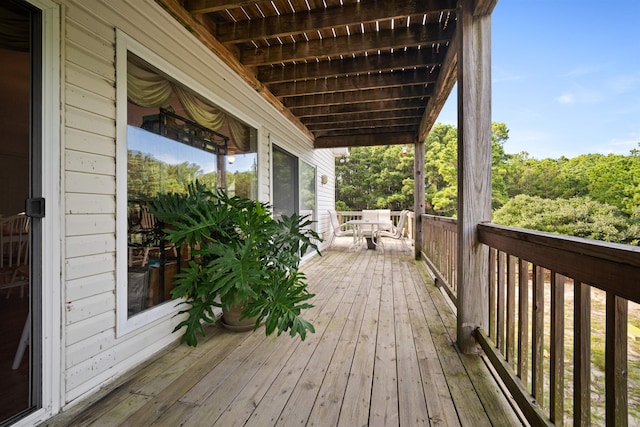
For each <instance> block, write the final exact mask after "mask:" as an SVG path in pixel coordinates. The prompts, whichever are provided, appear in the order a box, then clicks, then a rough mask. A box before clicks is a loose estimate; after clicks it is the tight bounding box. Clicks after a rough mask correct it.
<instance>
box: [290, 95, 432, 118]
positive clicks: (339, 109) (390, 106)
mask: <svg viewBox="0 0 640 427" xmlns="http://www.w3.org/2000/svg"><path fill="white" fill-rule="evenodd" d="M424 105H426V102H425V101H423V100H421V99H411V100H408V101H388V102H363V103H360V104H347V105H330V106H326V107H304V108H298V109H296V110H295V113H294V114H295V115H296V116H297V117H298V118H300V119H302V118H304V117H313V116H323V115H325V114H348V113H357V112H360V113H363V112H375V111H394V110H411V109H414V108H420V107H423V106H424Z"/></svg>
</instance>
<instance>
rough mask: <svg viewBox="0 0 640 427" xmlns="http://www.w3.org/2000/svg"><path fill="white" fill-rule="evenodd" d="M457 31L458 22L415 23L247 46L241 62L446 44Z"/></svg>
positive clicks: (250, 63) (261, 62)
mask: <svg viewBox="0 0 640 427" xmlns="http://www.w3.org/2000/svg"><path fill="white" fill-rule="evenodd" d="M453 32H455V25H449V26H448V27H447V28H446V29H445V30H443V29H442V26H441V25H440V24H437V23H432V24H428V25H413V26H410V27H408V28H407V27H404V28H396V29H394V30H386V31H379V32H374V33H364V34H363V33H359V34H353V35H350V36H343V37H331V38H325V39H316V40H310V41H308V42H304V41H302V42H296V43H287V44H282V45H281V44H279V45H273V46H265V47H259V48H257V49H243V50H242V51H241V52H240V62H242V63H243V64H244V65H247V66H258V65H271V64H281V63H286V62H294V61H295V62H302V61H304V60H315V58H328V57H333V58H335V57H338V56H340V55H345V56H351V55H352V54H353V53H356V54H358V53H364V52H369V53H372V52H376V51H378V50H388V49H400V48H404V47H417V46H422V47H427V46H429V47H431V45H432V44H433V43H443V44H444V43H446V41H447V40H449V39H450V38H451V37H452V34H453Z"/></svg>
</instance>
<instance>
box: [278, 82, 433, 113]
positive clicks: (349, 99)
mask: <svg viewBox="0 0 640 427" xmlns="http://www.w3.org/2000/svg"><path fill="white" fill-rule="evenodd" d="M432 92H433V90H432V89H431V88H429V87H426V88H425V87H424V85H416V86H399V87H390V88H383V89H367V90H360V91H352V92H337V93H326V94H318V95H308V96H299V97H295V98H287V99H285V100H284V104H285V105H286V106H287V107H289V108H298V107H313V106H318V105H339V104H356V103H360V102H370V101H392V100H398V99H412V98H425V97H428V96H430V95H431V93H432Z"/></svg>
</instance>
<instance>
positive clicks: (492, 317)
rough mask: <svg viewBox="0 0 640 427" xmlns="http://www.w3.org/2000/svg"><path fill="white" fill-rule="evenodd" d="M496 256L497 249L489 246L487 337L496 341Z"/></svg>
mask: <svg viewBox="0 0 640 427" xmlns="http://www.w3.org/2000/svg"><path fill="white" fill-rule="evenodd" d="M496 256H497V251H496V250H495V249H493V248H489V337H490V338H491V339H492V340H493V342H494V343H496V345H497V342H498V340H497V339H496V334H497V332H496V331H497V330H498V329H497V325H496V295H497V292H496V285H497V280H496Z"/></svg>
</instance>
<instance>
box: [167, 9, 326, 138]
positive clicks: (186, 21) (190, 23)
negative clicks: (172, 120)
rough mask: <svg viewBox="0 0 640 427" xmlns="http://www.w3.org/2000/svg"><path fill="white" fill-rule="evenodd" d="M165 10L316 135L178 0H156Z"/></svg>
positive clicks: (306, 131) (297, 123)
mask: <svg viewBox="0 0 640 427" xmlns="http://www.w3.org/2000/svg"><path fill="white" fill-rule="evenodd" d="M156 3H158V4H159V5H160V6H161V7H162V8H163V9H164V10H166V11H167V12H168V13H169V14H170V15H171V16H173V17H174V18H175V19H176V20H177V21H178V22H180V23H181V24H182V25H183V26H184V27H185V28H187V29H188V30H189V31H190V32H191V33H192V34H193V35H194V36H195V37H196V38H197V39H198V40H200V42H201V43H202V44H203V45H204V46H206V47H207V49H209V50H210V51H211V52H213V53H214V54H215V55H217V56H218V57H219V58H220V59H221V60H222V61H223V62H224V63H225V64H226V65H227V66H228V67H229V68H231V70H233V71H234V72H235V73H236V74H237V75H238V76H239V77H240V78H241V79H242V80H244V81H245V82H246V83H247V84H248V85H249V86H250V87H252V88H253V89H254V90H256V91H257V92H258V93H260V95H262V97H263V98H264V99H266V100H267V102H269V103H270V104H271V105H273V107H274V108H276V109H277V110H278V111H280V113H282V115H283V116H284V117H286V118H287V119H288V120H289V121H290V122H291V123H293V125H294V126H295V127H296V128H298V129H299V130H300V131H301V132H303V133H304V134H305V135H307V136H308V137H309V138H310V139H313V138H314V136H313V134H312V133H311V132H309V129H307V128H306V126H304V125H303V124H302V122H301V121H300V119H299V118H297V117H296V116H294V115H293V113H291V111H289V109H288V108H286V107H285V106H284V105H283V104H282V102H281V101H280V100H279V99H278V98H276V97H275V96H274V95H273V94H272V93H271V92H270V91H269V89H267V88H266V87H265V86H264V85H263V84H262V82H260V81H258V80H257V79H256V77H255V76H254V75H253V74H252V73H250V72H249V70H248V69H247V67H245V66H244V65H242V64H241V63H240V62H239V61H238V60H237V59H236V58H235V57H234V56H233V55H232V54H231V52H230V51H229V50H228V49H227V48H226V47H225V46H223V45H222V44H221V43H220V42H219V41H218V40H217V39H216V38H215V37H213V35H211V33H210V32H209V31H208V30H207V28H206V27H205V26H203V25H202V24H201V23H200V22H198V21H197V20H195V19H194V18H193V16H192V15H191V14H189V13H188V12H187V11H186V10H185V9H184V8H183V7H182V5H181V4H180V3H178V1H177V0H156Z"/></svg>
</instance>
